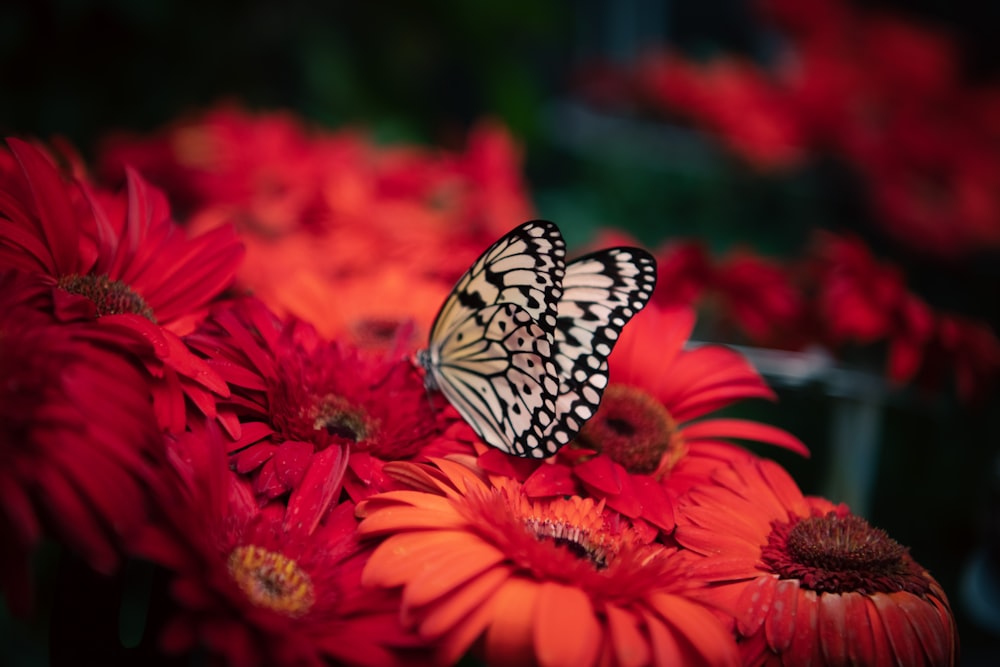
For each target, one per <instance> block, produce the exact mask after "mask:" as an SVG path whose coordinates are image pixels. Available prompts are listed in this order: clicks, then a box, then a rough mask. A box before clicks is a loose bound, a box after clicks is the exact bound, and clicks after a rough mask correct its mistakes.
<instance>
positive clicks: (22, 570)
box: [0, 109, 957, 666]
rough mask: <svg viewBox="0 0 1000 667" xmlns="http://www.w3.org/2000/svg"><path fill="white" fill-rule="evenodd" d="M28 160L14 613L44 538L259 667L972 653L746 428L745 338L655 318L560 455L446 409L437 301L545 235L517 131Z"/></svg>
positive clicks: (902, 657)
mask: <svg viewBox="0 0 1000 667" xmlns="http://www.w3.org/2000/svg"><path fill="white" fill-rule="evenodd" d="M7 143H8V146H9V152H2V153H0V284H2V287H0V302H2V307H0V341H2V346H0V378H2V382H0V410H2V411H3V420H2V422H0V423H2V426H0V452H2V454H3V458H4V460H5V462H6V464H5V465H4V466H3V468H2V469H0V531H2V534H3V541H4V544H5V547H4V549H3V560H4V565H5V567H4V568H3V569H2V571H0V576H2V579H0V584H2V586H3V592H4V594H5V597H6V599H7V601H8V603H9V604H10V605H11V606H12V608H14V609H16V610H18V611H20V612H22V613H27V612H28V610H29V608H30V604H31V601H32V594H33V593H32V590H31V589H30V588H29V586H28V584H29V582H30V581H31V578H30V576H29V575H28V573H27V570H28V569H29V564H30V561H31V557H32V553H33V552H34V550H35V549H36V548H37V546H38V544H39V542H40V541H41V540H42V539H43V537H44V538H49V539H54V540H57V541H58V542H59V543H61V544H62V545H64V546H65V547H67V548H68V549H70V550H72V551H73V552H74V553H76V554H78V555H79V556H80V557H81V558H82V559H84V560H85V561H86V562H87V563H88V564H89V566H91V567H93V568H95V569H96V570H98V571H100V572H106V573H111V572H115V571H117V570H118V569H119V568H120V567H121V564H122V562H123V559H140V560H144V561H148V562H150V563H153V564H155V565H156V566H157V567H159V568H161V569H162V572H163V573H164V576H165V577H166V579H167V581H168V582H169V586H168V590H169V595H168V596H165V597H163V598H162V599H161V598H155V597H154V604H156V605H157V606H158V609H157V612H158V613H156V614H153V615H150V619H151V621H150V622H151V623H152V625H153V627H151V628H150V633H151V634H152V635H154V639H155V641H156V642H158V643H157V646H158V647H159V648H160V649H161V650H163V651H165V652H170V653H178V652H188V651H200V652H202V653H204V654H207V655H208V656H210V657H211V658H212V659H219V660H220V661H223V662H226V663H229V664H234V665H254V664H269V665H278V664H309V665H312V664H322V663H324V662H330V661H332V662H336V663H345V664H357V665H376V666H378V665H394V664H453V663H455V662H456V661H458V660H459V659H461V658H462V656H464V655H466V654H470V653H471V654H474V655H477V656H480V657H481V658H482V659H484V660H485V661H486V662H487V663H488V664H496V665H503V664H510V665H522V664H541V665H574V666H575V665H646V664H653V665H738V664H747V665H751V664H754V665H756V664H785V665H798V664H803V665H804V664H813V665H819V664H831V665H834V664H836V665H840V664H868V665H881V664H886V665H888V664H906V665H951V664H954V663H955V661H956V656H957V636H956V632H955V625H954V620H953V616H952V613H951V610H950V608H949V605H948V601H947V598H946V596H945V593H944V592H943V591H942V589H941V588H940V586H939V585H938V584H937V583H936V582H935V580H934V579H933V578H932V577H931V576H930V574H928V573H927V572H926V571H925V570H924V569H923V568H921V567H920V566H919V565H918V564H917V563H916V562H915V561H914V560H913V559H912V558H911V557H910V555H909V553H908V551H907V550H906V549H905V548H904V547H902V546H900V545H899V544H898V543H896V542H895V541H893V540H892V539H890V538H889V537H888V536H887V535H886V534H885V533H884V532H882V531H880V530H878V529H875V528H873V527H871V526H870V525H868V523H867V522H866V521H864V520H863V519H861V518H859V517H857V516H854V515H852V514H851V513H850V511H849V510H848V508H846V507H845V506H843V505H835V504H834V503H831V502H829V501H828V500H825V499H823V498H817V497H811V496H805V495H803V493H802V492H801V491H800V489H799V488H798V487H797V486H796V484H795V482H794V481H793V480H792V479H791V477H790V476H789V475H788V473H787V472H786V471H784V470H783V469H782V468H781V467H780V466H779V465H777V464H776V463H774V462H773V461H770V460H767V459H764V458H760V457H757V456H755V455H753V454H751V453H749V452H748V451H746V450H745V449H743V448H741V447H739V446H738V445H737V444H735V443H734V442H732V441H733V440H745V441H754V442H758V443H765V444H770V445H774V446H777V447H782V448H785V449H788V450H791V451H794V452H797V453H800V454H803V455H807V454H808V450H807V449H806V447H805V446H804V445H803V444H802V443H801V442H800V441H798V440H797V439H796V438H794V437H793V436H791V435H790V434H788V433H786V432H784V431H782V430H780V429H777V428H775V427H772V426H768V425H766V424H761V423H756V422H752V421H747V420H740V419H733V418H726V417H723V416H720V415H719V414H717V413H718V411H719V410H721V409H722V408H724V407H726V406H728V405H731V404H733V403H734V402H737V401H740V400H744V399H773V398H774V395H773V393H772V392H771V390H770V389H769V388H768V387H767V386H766V384H765V383H764V382H763V380H762V379H761V378H760V377H759V375H758V374H757V373H756V372H755V371H754V369H753V368H752V367H751V366H750V365H749V364H748V363H747V362H746V361H745V359H743V357H741V356H740V355H739V354H737V353H736V352H734V351H732V350H730V349H728V348H724V347H720V346H711V345H709V346H702V347H698V348H696V349H691V350H686V349H684V343H685V342H686V340H687V339H688V337H689V336H690V334H691V331H692V328H693V326H694V320H695V318H694V315H693V312H692V311H691V309H689V308H687V307H666V306H662V305H656V304H653V305H650V306H649V307H648V308H647V309H646V310H645V311H644V312H643V313H641V314H640V315H638V316H637V317H636V318H635V319H634V320H633V321H632V322H631V323H630V324H629V325H628V327H627V328H626V329H625V332H624V334H623V336H622V339H621V341H620V343H619V345H618V346H617V347H616V348H615V350H614V352H613V353H612V357H611V359H610V384H609V386H608V388H607V391H606V393H605V395H604V400H603V402H602V404H601V407H600V409H599V411H598V413H597V414H596V415H595V416H594V417H593V418H592V419H591V420H590V421H589V422H588V423H587V424H586V426H585V427H584V429H583V430H582V431H581V433H580V435H579V437H578V439H577V440H576V441H575V442H573V443H571V444H570V445H569V446H567V447H565V448H563V449H562V450H561V451H560V452H559V453H558V454H557V455H556V456H554V457H552V458H551V459H548V460H545V461H538V460H527V459H519V458H516V457H512V456H509V455H506V454H504V453H502V452H500V451H498V450H494V449H490V448H488V447H486V446H484V445H483V444H482V443H481V442H478V441H477V439H476V437H475V436H474V434H473V432H472V430H471V429H470V428H469V426H468V425H467V424H465V422H464V421H462V420H461V418H460V417H459V416H458V414H457V412H455V411H454V409H453V408H451V406H449V405H448V404H447V402H446V401H444V400H443V399H442V398H441V397H440V396H438V395H428V394H427V392H426V391H425V388H424V384H423V378H422V377H421V374H420V371H419V370H418V369H417V368H416V367H415V366H414V365H413V364H412V363H411V362H410V360H409V358H410V357H411V356H412V354H413V353H414V351H415V350H416V349H417V348H418V347H420V346H421V343H422V341H425V340H426V335H427V329H428V327H429V324H430V322H431V320H432V318H433V317H434V316H435V314H436V310H437V308H438V306H439V305H440V303H441V301H442V300H443V299H444V297H445V296H446V295H447V294H448V291H449V289H450V287H451V285H452V282H453V281H454V280H455V278H456V277H457V276H458V275H460V274H461V273H462V272H463V271H464V270H465V269H466V268H467V267H468V265H469V264H470V263H471V262H472V260H473V259H474V258H475V257H476V255H477V254H478V253H479V252H480V251H481V250H482V249H483V248H485V247H486V246H487V245H488V244H489V243H490V242H492V241H493V240H494V239H495V238H496V237H497V236H499V235H500V234H501V233H503V232H505V231H507V229H508V228H510V227H513V226H514V225H515V224H517V223H519V222H521V221H523V220H524V219H526V218H527V217H530V210H529V207H528V205H527V196H526V195H525V190H524V187H523V183H522V182H521V179H520V175H519V168H518V165H517V160H516V152H515V151H514V150H512V148H511V144H510V142H509V140H508V139H507V137H506V136H505V135H504V134H503V133H502V132H500V131H499V130H497V129H496V128H490V127H485V128H482V129H481V130H479V131H477V132H476V133H474V134H473V136H472V139H471V141H470V144H469V147H468V149H467V150H466V151H465V152H464V153H462V154H451V153H430V152H428V151H424V150H415V149H408V148H402V149H401V148H398V147H396V148H393V147H379V146H376V145H374V144H373V143H371V142H368V141H366V140H365V138H364V137H363V136H361V135H359V134H354V133H342V134H324V133H315V134H309V133H306V132H304V131H303V130H302V129H301V128H300V126H299V125H298V123H297V122H296V121H295V120H294V119H292V118H290V117H287V116H280V115H269V116H264V117H260V118H251V117H248V116H245V115H243V114H240V113H238V112H236V111H234V110H231V109H223V110H220V111H218V112H215V113H213V114H210V115H208V116H206V117H204V118H200V119H195V120H189V121H184V122H181V123H178V125H177V126H176V127H173V128H170V129H168V130H167V131H165V132H164V133H163V134H162V135H161V136H158V137H157V138H155V139H154V140H150V141H140V142H135V141H132V142H129V141H126V140H124V139H119V140H117V141H116V142H115V143H113V144H110V145H109V146H108V148H107V149H106V151H105V152H104V154H103V158H102V159H101V161H100V163H101V165H102V167H101V170H100V172H99V173H102V174H103V176H102V179H103V180H101V179H97V178H94V177H91V176H89V175H88V174H87V171H86V169H85V168H84V166H83V164H82V163H81V161H80V160H78V159H76V158H75V157H73V156H72V155H71V154H68V152H67V151H66V150H63V151H62V152H61V153H58V154H57V152H56V151H49V150H46V149H44V148H41V147H38V146H35V145H32V144H30V143H27V142H25V141H21V140H17V139H8V142H7ZM126 159H127V161H129V162H131V163H132V164H134V165H136V166H138V168H139V169H140V170H141V171H142V172H143V173H144V174H146V175H148V178H150V179H154V180H155V182H157V183H158V184H159V185H160V186H162V187H163V188H164V189H165V191H166V192H167V193H168V195H169V198H170V200H171V201H172V202H173V201H176V202H177V204H176V207H178V208H175V213H171V208H170V207H169V206H168V204H167V201H168V196H167V195H164V193H163V191H161V190H160V189H158V188H157V187H154V186H152V185H150V184H149V183H148V182H147V181H146V180H145V179H146V177H147V176H140V175H139V172H138V171H135V170H132V169H126V170H124V184H125V186H124V188H123V189H122V190H121V191H115V190H112V189H109V188H108V187H107V185H102V183H105V184H106V183H109V182H112V181H113V179H115V178H117V177H120V174H121V173H122V172H121V171H119V170H118V169H117V168H116V165H120V163H121V160H126ZM60 165H62V166H60ZM174 216H176V217H177V218H181V219H183V220H184V221H185V225H184V226H181V225H179V224H178V223H177V222H175V218H174ZM154 620H155V622H154ZM154 630H155V632H153V631H154ZM54 641H57V638H54Z"/></svg>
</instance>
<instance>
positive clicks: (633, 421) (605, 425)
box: [578, 384, 685, 474]
mask: <svg viewBox="0 0 1000 667" xmlns="http://www.w3.org/2000/svg"><path fill="white" fill-rule="evenodd" d="M578 443H579V444H580V445H582V446H584V447H588V448H590V449H595V450H597V451H599V452H603V453H604V454H607V455H608V456H609V457H611V459H612V460H613V461H616V462H617V463H620V464H621V465H622V466H624V467H625V469H626V470H628V471H629V472H632V473H639V474H650V473H654V472H656V471H657V470H659V469H660V468H661V466H662V465H664V464H666V468H667V469H669V468H670V467H671V466H672V465H673V463H675V462H676V461H677V459H679V458H680V457H681V456H683V452H684V449H685V447H684V438H683V436H682V435H681V433H680V432H679V431H678V429H677V424H676V423H675V422H674V420H673V418H672V417H671V416H670V413H669V412H667V409H666V408H664V407H663V405H661V404H660V402H659V401H657V400H656V399H654V398H653V397H652V396H650V395H649V394H647V393H646V392H644V391H642V390H641V389H637V388H635V387H627V386H624V385H618V384H612V385H610V386H609V387H608V388H607V390H606V391H605V392H604V398H603V399H602V400H601V407H600V408H598V410H597V414H596V415H594V416H593V418H591V420H590V421H588V422H587V423H586V424H585V425H584V427H583V429H582V430H581V431H580V435H579V436H578Z"/></svg>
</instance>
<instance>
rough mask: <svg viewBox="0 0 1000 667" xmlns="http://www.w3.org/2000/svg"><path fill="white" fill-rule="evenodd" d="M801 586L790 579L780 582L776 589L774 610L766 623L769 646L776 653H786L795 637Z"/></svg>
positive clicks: (765, 628)
mask: <svg viewBox="0 0 1000 667" xmlns="http://www.w3.org/2000/svg"><path fill="white" fill-rule="evenodd" d="M798 601H799V584H798V582H796V581H792V580H789V579H782V580H779V581H778V583H777V584H776V585H775V587H774V608H773V609H772V610H771V614H770V615H769V616H768V617H767V620H766V621H764V632H765V634H766V636H767V645H768V646H769V647H771V649H772V650H773V651H774V652H775V653H784V652H785V651H786V650H787V649H788V647H789V646H791V644H792V639H793V638H794V637H795V620H796V616H795V614H796V606H797V603H798Z"/></svg>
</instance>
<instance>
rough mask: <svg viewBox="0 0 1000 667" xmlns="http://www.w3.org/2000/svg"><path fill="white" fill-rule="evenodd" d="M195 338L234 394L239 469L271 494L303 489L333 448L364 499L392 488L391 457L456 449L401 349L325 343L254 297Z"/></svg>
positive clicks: (230, 414)
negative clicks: (441, 434) (318, 460)
mask: <svg viewBox="0 0 1000 667" xmlns="http://www.w3.org/2000/svg"><path fill="white" fill-rule="evenodd" d="M188 342H189V344H191V345H192V346H193V347H194V348H195V349H197V350H199V351H200V352H201V353H203V354H204V355H205V356H206V357H207V363H208V365H209V366H210V367H211V368H213V369H215V370H216V371H217V372H218V373H219V374H220V375H221V376H222V377H223V378H225V380H226V381H227V382H228V383H229V384H230V386H231V387H232V389H233V393H232V396H231V397H230V398H229V399H226V400H224V401H221V402H220V411H221V412H222V413H224V421H225V423H226V424H227V427H228V428H229V430H230V432H231V433H232V434H233V437H234V438H235V442H233V443H231V445H230V447H229V451H230V452H231V454H232V463H233V465H234V466H235V469H236V470H237V471H238V472H239V473H241V474H253V475H254V488H255V490H256V492H257V493H258V494H260V495H261V496H263V497H264V498H268V499H270V498H276V497H278V496H282V495H284V494H286V493H288V492H290V491H293V490H294V489H296V488H297V486H298V485H299V484H300V482H301V480H302V479H303V476H304V475H305V474H306V470H307V469H308V467H309V466H310V465H311V461H312V460H313V459H314V458H315V457H317V456H319V455H320V454H322V452H324V451H326V450H330V449H333V450H337V451H343V452H345V458H349V464H348V466H347V475H346V477H345V479H344V485H345V488H346V490H347V492H348V493H349V494H350V495H351V497H353V498H356V499H360V498H363V497H365V496H367V495H368V494H370V493H373V492H375V491H378V490H382V488H383V487H384V486H385V485H386V484H389V483H390V481H389V480H387V479H386V478H385V477H384V476H383V474H382V470H381V469H382V464H383V463H384V462H385V461H392V460H397V459H405V458H412V457H418V456H421V455H423V453H424V452H425V450H427V451H431V452H433V451H436V450H435V448H436V447H438V446H439V444H441V446H444V447H445V450H448V449H455V448H456V446H457V445H456V446H452V445H449V444H447V443H450V442H452V441H443V440H441V439H439V438H437V433H438V431H439V429H441V428H442V424H440V423H439V422H438V419H437V417H436V416H435V415H436V412H435V409H434V404H433V403H431V399H430V398H429V397H428V395H427V392H426V390H425V389H424V385H423V381H422V379H421V378H420V376H419V374H418V373H417V372H416V369H415V368H414V367H413V365H412V364H410V363H409V362H408V361H406V360H405V357H404V354H403V352H402V351H399V350H397V351H395V352H393V351H390V352H382V353H379V352H372V351H365V350H361V349H358V348H354V347H350V346H348V345H343V344H341V343H339V342H337V341H332V342H331V341H328V340H325V339H323V338H321V337H320V336H319V334H318V333H317V332H316V330H315V328H313V327H312V326H311V325H310V324H308V323H306V322H303V321H301V320H292V321H289V322H287V323H286V322H283V321H281V320H280V319H278V318H277V317H276V316H275V315H274V314H273V313H271V312H270V311H269V310H268V309H267V308H266V307H265V306H264V305H263V304H261V303H260V302H259V301H255V300H249V299H248V300H244V301H241V302H238V303H237V304H235V305H233V306H231V307H230V306H227V307H225V308H222V309H220V310H219V311H218V312H217V313H215V314H214V315H213V316H212V317H211V318H210V319H209V320H208V321H207V322H206V324H205V326H204V327H203V328H202V329H201V330H200V331H199V332H198V333H197V334H194V335H192V336H190V337H188ZM442 443H444V444H442ZM346 452H349V453H350V455H349V457H347V455H346ZM440 453H442V454H443V453H445V452H444V451H441V452H440ZM331 474H332V473H331ZM340 474H343V471H341V473H340Z"/></svg>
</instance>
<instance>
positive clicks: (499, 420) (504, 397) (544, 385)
mask: <svg viewBox="0 0 1000 667" xmlns="http://www.w3.org/2000/svg"><path fill="white" fill-rule="evenodd" d="M551 348H552V339H551V337H550V336H549V335H548V334H547V333H545V332H544V331H542V329H541V327H539V326H538V324H537V323H536V322H535V320H534V319H533V318H532V317H531V314H530V313H529V312H528V311H527V310H525V309H524V308H521V307H520V306H517V305H515V304H511V303H505V304H499V305H495V306H489V307H487V308H483V309H480V310H478V311H475V312H474V313H471V314H470V315H469V317H467V318H466V319H465V320H463V321H462V322H459V323H458V324H457V325H456V326H453V327H452V328H451V329H450V331H449V333H448V334H447V336H446V337H445V338H444V339H443V340H442V341H440V345H439V346H438V347H437V348H432V349H431V350H430V355H431V357H430V363H429V364H427V367H428V371H429V372H430V373H431V375H432V376H433V380H434V383H435V384H436V385H437V387H438V388H440V389H441V391H442V392H443V393H444V395H445V396H446V397H447V398H448V400H449V401H450V402H451V404H452V405H453V406H454V407H455V409H456V410H458V412H459V413H460V414H461V415H462V417H463V418H464V419H465V420H466V421H467V422H468V423H469V424H470V425H471V426H472V428H473V429H474V430H475V431H476V433H478V434H479V436H480V437H481V438H483V440H484V441H486V442H487V443H489V444H491V445H493V446H494V447H497V448H499V449H502V450H504V451H507V452H509V453H511V454H516V455H518V456H530V457H535V458H540V457H545V456H549V455H551V454H554V453H555V451H556V447H555V445H554V444H553V443H552V442H551V441H546V440H544V439H543V438H542V435H543V432H544V430H545V429H546V427H547V426H549V425H550V424H552V423H553V422H554V421H555V410H556V407H555V400H556V396H557V394H558V391H559V378H558V371H557V370H556V366H555V364H554V363H553V362H552V359H551V356H552V349H551Z"/></svg>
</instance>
